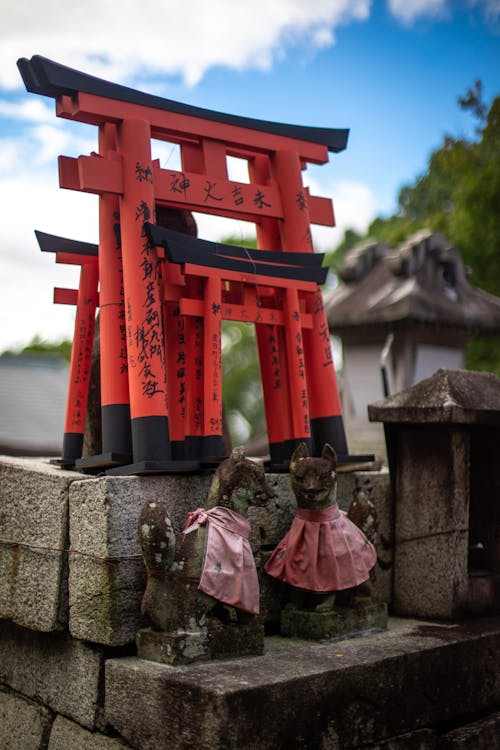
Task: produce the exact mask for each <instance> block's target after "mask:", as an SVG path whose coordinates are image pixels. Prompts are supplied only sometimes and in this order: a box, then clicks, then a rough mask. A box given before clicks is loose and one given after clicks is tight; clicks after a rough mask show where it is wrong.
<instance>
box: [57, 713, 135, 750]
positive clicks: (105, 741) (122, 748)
mask: <svg viewBox="0 0 500 750" xmlns="http://www.w3.org/2000/svg"><path fill="white" fill-rule="evenodd" d="M129 747H130V745H127V744H126V743H125V742H123V741H122V740H120V739H118V738H116V737H106V735H104V734H100V733H99V732H89V731H88V730H87V729H83V727H81V726H79V725H78V724H75V723H74V722H72V721H69V720H68V719H65V718H64V717H62V716H57V717H56V719H55V721H54V724H53V726H52V731H51V733H50V740H49V745H48V750H126V748H129Z"/></svg>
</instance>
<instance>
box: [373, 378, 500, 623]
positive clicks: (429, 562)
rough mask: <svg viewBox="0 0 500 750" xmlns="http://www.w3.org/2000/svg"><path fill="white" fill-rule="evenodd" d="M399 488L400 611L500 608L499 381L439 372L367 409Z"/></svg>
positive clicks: (396, 584) (440, 613)
mask: <svg viewBox="0 0 500 750" xmlns="http://www.w3.org/2000/svg"><path fill="white" fill-rule="evenodd" d="M368 411H369V415H370V419H371V420H374V421H377V422H383V424H384V427H385V433H386V440H387V453H388V457H389V468H390V473H391V480H392V489H393V500H394V505H393V513H394V544H395V546H394V578H393V611H394V613H395V614H398V615H403V616H406V617H430V618H457V617H462V616H465V615H472V614H500V471H499V466H500V378H498V377H496V375H493V374H492V373H486V372H471V371H467V370H445V369H440V370H438V371H437V372H436V373H435V374H434V375H433V376H432V377H430V378H426V379H424V380H422V381H420V382H419V383H417V384H416V385H414V386H412V387H411V388H407V389H406V390H403V391H401V392H400V393H397V394H395V395H394V396H390V397H389V398H387V399H385V400H384V401H380V402H378V403H375V404H371V405H370V406H369V407H368Z"/></svg>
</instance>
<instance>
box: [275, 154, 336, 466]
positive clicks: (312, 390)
mask: <svg viewBox="0 0 500 750" xmlns="http://www.w3.org/2000/svg"><path fill="white" fill-rule="evenodd" d="M272 167H273V176H274V177H275V178H276V180H277V182H278V183H279V185H280V190H281V200H282V205H283V212H284V217H285V218H284V220H283V222H282V223H281V237H282V246H283V250H288V251H290V252H297V251H299V252H300V251H302V252H304V251H307V250H309V251H311V252H313V243H312V234H311V223H310V217H309V209H308V206H307V195H306V193H305V190H304V187H303V184H302V174H301V165H300V159H299V156H298V154H296V153H295V152H293V151H277V152H275V154H274V158H273V161H272ZM288 299H290V295H288ZM288 305H289V306H290V302H288ZM311 312H313V328H312V330H311V331H304V342H303V344H304V346H303V348H304V350H305V362H306V366H307V368H306V376H307V377H306V382H307V403H308V405H307V409H308V412H309V417H310V426H311V439H312V444H313V451H314V452H315V453H316V454H317V455H320V453H321V450H322V447H323V445H324V443H325V442H328V443H330V444H331V445H332V446H333V447H334V448H335V451H336V452H337V453H338V454H339V455H340V456H346V455H347V452H348V451H347V443H346V438H345V432H344V426H343V420H342V411H341V407H340V398H339V394H338V387H337V378H336V375H335V369H334V365H333V358H332V356H331V352H330V355H329V356H326V354H325V350H326V348H327V347H329V344H330V342H329V340H328V342H325V340H324V337H325V331H328V324H327V322H326V315H325V311H324V308H323V304H322V298H321V290H320V289H318V291H317V293H316V295H315V296H314V300H313V303H312V309H311ZM325 326H326V329H325ZM292 398H293V399H294V404H293V405H292V411H294V410H295V408H299V406H298V404H299V403H300V402H301V398H300V396H299V394H298V393H297V392H293V391H292Z"/></svg>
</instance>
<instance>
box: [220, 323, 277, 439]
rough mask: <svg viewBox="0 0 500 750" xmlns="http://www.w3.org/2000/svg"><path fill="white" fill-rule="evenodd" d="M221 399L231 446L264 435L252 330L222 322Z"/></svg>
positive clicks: (247, 327)
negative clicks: (231, 441)
mask: <svg viewBox="0 0 500 750" xmlns="http://www.w3.org/2000/svg"><path fill="white" fill-rule="evenodd" d="M222 395H223V401H224V408H225V412H226V419H227V421H228V424H229V430H230V432H231V437H232V440H233V443H234V444H238V443H240V444H241V443H246V442H247V441H248V440H251V439H252V438H254V437H256V436H258V435H262V434H264V433H265V430H266V424H265V416H264V406H263V400H262V387H261V382H260V370H259V363H258V357H257V346H256V342H255V329H254V326H253V325H251V324H249V323H236V322H233V321H227V320H224V321H222Z"/></svg>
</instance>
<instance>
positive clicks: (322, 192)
mask: <svg viewBox="0 0 500 750" xmlns="http://www.w3.org/2000/svg"><path fill="white" fill-rule="evenodd" d="M327 171H328V170H325V178H327V176H328V175H327ZM306 175H307V173H306ZM304 184H305V185H308V186H309V187H310V190H311V194H312V195H319V196H323V197H326V198H331V199H332V200H333V209H334V213H335V227H333V228H332V227H320V226H314V227H313V230H312V232H313V241H314V247H315V249H316V250H318V251H321V252H328V251H331V250H333V249H334V248H335V247H336V246H337V245H338V244H339V243H340V242H341V241H342V239H343V237H344V232H345V230H346V229H354V230H355V231H356V232H358V233H359V234H364V232H366V230H367V229H368V225H369V224H370V222H371V221H372V220H373V219H374V218H375V216H376V215H377V213H378V212H379V209H378V206H377V200H376V196H375V193H374V191H373V190H372V188H371V187H370V186H369V185H367V184H366V183H362V182H354V181H350V180H335V179H329V180H325V181H324V182H322V183H320V182H319V180H316V179H315V180H310V179H307V176H305V177H304Z"/></svg>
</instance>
